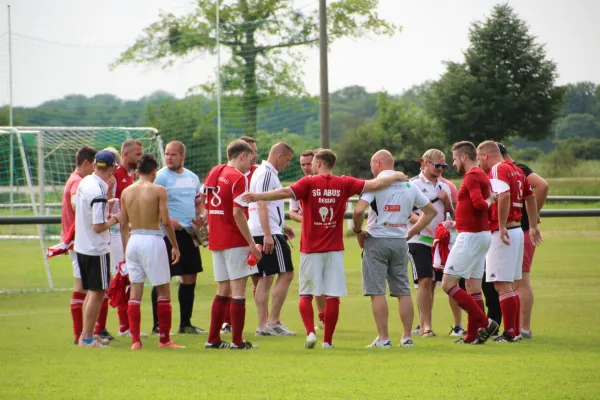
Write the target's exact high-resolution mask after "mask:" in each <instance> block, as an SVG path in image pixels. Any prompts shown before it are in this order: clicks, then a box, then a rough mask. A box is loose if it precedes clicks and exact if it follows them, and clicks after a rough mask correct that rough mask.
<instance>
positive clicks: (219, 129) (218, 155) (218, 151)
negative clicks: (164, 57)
mask: <svg viewBox="0 0 600 400" xmlns="http://www.w3.org/2000/svg"><path fill="white" fill-rule="evenodd" d="M219 3H220V2H219V0H217V164H221V151H222V150H221V28H220V24H221V15H220V10H219V9H220V8H221V5H220V4H219Z"/></svg>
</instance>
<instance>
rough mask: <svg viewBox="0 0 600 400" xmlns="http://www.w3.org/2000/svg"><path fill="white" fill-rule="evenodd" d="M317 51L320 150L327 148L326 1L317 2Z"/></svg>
mask: <svg viewBox="0 0 600 400" xmlns="http://www.w3.org/2000/svg"><path fill="white" fill-rule="evenodd" d="M319 49H320V72H321V75H320V76H321V107H320V110H321V148H323V149H328V148H329V76H328V70H327V68H328V67H327V0H319Z"/></svg>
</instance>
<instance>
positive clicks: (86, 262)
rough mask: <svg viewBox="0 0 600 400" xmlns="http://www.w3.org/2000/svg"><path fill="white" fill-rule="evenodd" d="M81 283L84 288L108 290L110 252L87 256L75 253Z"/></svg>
mask: <svg viewBox="0 0 600 400" xmlns="http://www.w3.org/2000/svg"><path fill="white" fill-rule="evenodd" d="M77 263H78V264H79V271H80V272H81V284H82V287H83V288H84V289H85V290H108V288H109V287H110V253H107V254H104V255H101V256H89V255H87V254H81V253H77Z"/></svg>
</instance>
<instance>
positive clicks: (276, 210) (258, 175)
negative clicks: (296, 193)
mask: <svg viewBox="0 0 600 400" xmlns="http://www.w3.org/2000/svg"><path fill="white" fill-rule="evenodd" d="M281 187H282V186H281V182H280V181H279V172H278V171H277V170H276V169H275V167H273V165H272V164H271V163H270V162H268V161H263V162H262V164H261V165H260V166H259V167H258V168H257V169H256V171H254V174H252V179H251V180H250V192H253V193H262V192H268V191H270V190H276V189H280V188H281ZM284 204H285V202H284V200H274V201H270V202H269V203H268V205H267V210H268V214H269V228H270V230H271V235H278V234H279V235H280V234H281V232H282V229H283V226H284V223H285V222H284V221H285V214H284V212H285V211H284ZM248 214H249V219H248V226H249V227H250V233H251V234H252V236H264V235H265V233H264V231H263V228H262V226H261V224H260V217H259V215H258V203H250V205H249V206H248Z"/></svg>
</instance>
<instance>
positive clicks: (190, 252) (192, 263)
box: [165, 230, 202, 276]
mask: <svg viewBox="0 0 600 400" xmlns="http://www.w3.org/2000/svg"><path fill="white" fill-rule="evenodd" d="M175 239H177V244H178V245H179V253H180V256H179V262H178V263H177V264H171V249H172V248H173V247H172V246H171V242H169V239H168V238H167V237H165V244H166V245H167V253H168V254H169V266H170V267H171V276H181V275H192V274H197V273H200V272H202V259H201V258H200V249H199V248H198V247H196V245H195V244H194V239H192V235H190V234H189V233H187V231H186V230H181V231H175Z"/></svg>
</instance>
